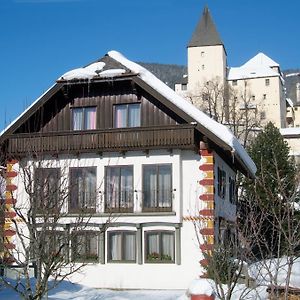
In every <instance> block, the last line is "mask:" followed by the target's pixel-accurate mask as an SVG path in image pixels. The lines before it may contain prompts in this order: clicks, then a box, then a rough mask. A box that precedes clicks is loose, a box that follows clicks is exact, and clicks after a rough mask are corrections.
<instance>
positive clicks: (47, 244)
mask: <svg viewBox="0 0 300 300" xmlns="http://www.w3.org/2000/svg"><path fill="white" fill-rule="evenodd" d="M39 238H40V247H43V248H42V249H43V250H44V251H43V253H44V258H45V259H47V258H48V257H49V258H50V259H53V258H54V257H57V258H61V259H63V258H64V255H66V254H67V249H68V243H67V242H66V237H65V234H64V232H63V231H58V230H49V231H46V232H40V235H39Z"/></svg>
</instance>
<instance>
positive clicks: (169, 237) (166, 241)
mask: <svg viewBox="0 0 300 300" xmlns="http://www.w3.org/2000/svg"><path fill="white" fill-rule="evenodd" d="M161 254H162V259H163V260H166V259H167V258H166V256H168V257H170V258H171V259H172V260H174V234H172V233H162V253H161Z"/></svg>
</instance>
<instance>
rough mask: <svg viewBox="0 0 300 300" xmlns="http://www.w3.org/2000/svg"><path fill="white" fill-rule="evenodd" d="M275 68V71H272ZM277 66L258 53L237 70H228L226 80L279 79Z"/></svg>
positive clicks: (268, 58)
mask: <svg viewBox="0 0 300 300" xmlns="http://www.w3.org/2000/svg"><path fill="white" fill-rule="evenodd" d="M274 67H275V69H274ZM277 68H278V69H279V64H278V63H277V62H275V61H274V60H272V59H271V58H270V57H268V56H267V55H265V54H264V53H262V52H260V53H258V54H257V55H255V56H254V57H253V58H251V59H250V60H248V61H247V62H246V63H245V64H243V65H242V66H240V67H237V68H230V70H229V72H228V77H227V79H228V80H238V79H247V78H260V77H280V75H281V74H280V71H279V70H278V69H277Z"/></svg>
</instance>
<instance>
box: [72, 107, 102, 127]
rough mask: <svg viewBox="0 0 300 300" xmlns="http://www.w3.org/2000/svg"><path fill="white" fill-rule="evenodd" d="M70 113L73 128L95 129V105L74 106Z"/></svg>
mask: <svg viewBox="0 0 300 300" xmlns="http://www.w3.org/2000/svg"><path fill="white" fill-rule="evenodd" d="M72 113H73V130H88V129H96V107H94V106H91V107H76V108H73V109H72Z"/></svg>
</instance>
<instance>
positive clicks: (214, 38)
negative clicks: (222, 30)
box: [188, 6, 223, 47]
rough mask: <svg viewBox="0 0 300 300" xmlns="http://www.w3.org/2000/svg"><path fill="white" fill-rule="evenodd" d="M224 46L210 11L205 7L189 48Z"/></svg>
mask: <svg viewBox="0 0 300 300" xmlns="http://www.w3.org/2000/svg"><path fill="white" fill-rule="evenodd" d="M215 45H223V42H222V40H221V38H220V35H219V33H218V31H217V29H216V26H215V24H214V22H213V19H212V17H211V15H210V12H209V9H208V7H207V6H205V8H204V10H203V15H202V18H201V19H200V22H199V23H198V25H197V27H196V29H195V31H194V33H193V35H192V38H191V40H190V42H189V44H188V47H201V46H215Z"/></svg>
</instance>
